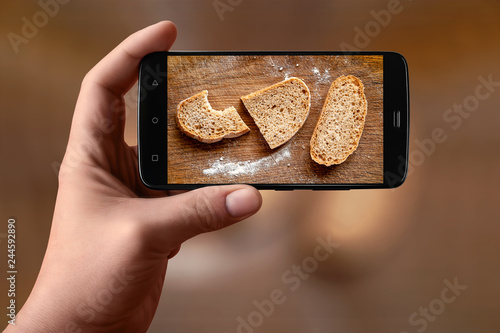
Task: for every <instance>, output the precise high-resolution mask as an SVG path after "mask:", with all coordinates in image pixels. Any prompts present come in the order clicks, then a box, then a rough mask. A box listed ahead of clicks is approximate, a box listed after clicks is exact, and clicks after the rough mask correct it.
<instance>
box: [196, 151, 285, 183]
mask: <svg viewBox="0 0 500 333" xmlns="http://www.w3.org/2000/svg"><path fill="white" fill-rule="evenodd" d="M289 148H290V146H287V147H284V148H282V149H281V150H280V151H278V152H276V153H274V154H272V155H269V156H266V157H263V158H261V159H258V160H256V161H243V162H231V161H227V162H224V160H225V159H223V158H218V159H216V160H215V161H214V162H213V163H212V165H211V167H210V168H208V169H205V170H203V174H205V175H208V176H213V175H216V174H225V175H229V176H240V175H253V174H255V173H256V172H258V171H259V170H261V169H262V168H269V167H271V166H273V165H276V164H278V163H279V162H281V161H283V160H285V159H289V158H290V157H291V156H292V155H291V153H290V149H289Z"/></svg>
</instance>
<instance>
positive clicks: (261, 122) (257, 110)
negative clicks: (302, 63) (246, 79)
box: [241, 77, 311, 149]
mask: <svg viewBox="0 0 500 333" xmlns="http://www.w3.org/2000/svg"><path fill="white" fill-rule="evenodd" d="M241 100H242V101H243V104H244V105H245V107H246V108H247V110H248V113H250V115H251V116H252V118H253V120H254V121H255V124H256V125H257V127H258V128H259V130H260V132H261V133H262V135H263V136H264V138H265V139H266V141H267V143H268V144H269V147H271V149H274V148H276V147H279V146H281V145H282V144H284V143H285V142H287V141H288V140H290V139H291V138H292V137H293V136H294V134H295V133H297V131H298V130H299V129H300V128H301V127H302V125H303V124H304V122H305V121H306V119H307V116H308V115H309V108H310V106H311V93H310V92H309V88H308V87H307V86H306V84H305V83H304V82H303V81H302V80H301V79H298V78H296V77H292V78H289V79H288V80H285V81H282V82H279V83H276V84H274V85H272V86H269V87H267V88H264V89H262V90H259V91H256V92H254V93H251V94H249V95H247V96H243V97H241Z"/></svg>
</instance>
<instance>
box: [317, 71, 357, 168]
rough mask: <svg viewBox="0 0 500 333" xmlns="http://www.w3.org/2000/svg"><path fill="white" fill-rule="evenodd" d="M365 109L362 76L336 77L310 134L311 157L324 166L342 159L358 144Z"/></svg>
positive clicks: (340, 161) (342, 160) (337, 162)
mask: <svg viewBox="0 0 500 333" xmlns="http://www.w3.org/2000/svg"><path fill="white" fill-rule="evenodd" d="M366 111H367V102H366V97H365V93H364V88H363V83H362V82H361V80H360V79H358V78H357V77H355V76H352V75H349V76H341V77H339V78H338V79H336V80H335V81H334V82H333V83H332V85H331V86H330V90H329V91H328V95H327V96H326V100H325V104H324V106H323V110H322V111H321V115H320V116H319V120H318V123H317V124H316V128H315V129H314V133H313V135H312V137H311V157H312V159H313V160H314V161H316V162H317V163H319V164H324V165H326V166H330V165H333V164H340V163H342V162H344V161H345V160H346V159H347V157H348V156H349V155H351V154H352V153H353V152H354V151H355V150H356V148H357V147H358V143H359V140H360V139H361V134H362V133H363V128H364V126H365V117H366Z"/></svg>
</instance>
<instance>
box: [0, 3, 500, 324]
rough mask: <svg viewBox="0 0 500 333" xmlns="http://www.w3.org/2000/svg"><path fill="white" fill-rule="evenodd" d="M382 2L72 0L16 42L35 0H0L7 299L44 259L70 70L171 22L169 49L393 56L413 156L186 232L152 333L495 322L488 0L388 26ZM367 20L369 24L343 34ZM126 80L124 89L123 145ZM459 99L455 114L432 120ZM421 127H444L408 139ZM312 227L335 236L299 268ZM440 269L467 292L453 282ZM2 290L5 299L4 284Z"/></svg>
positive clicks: (499, 178) (496, 117)
mask: <svg viewBox="0 0 500 333" xmlns="http://www.w3.org/2000/svg"><path fill="white" fill-rule="evenodd" d="M221 2H222V3H224V4H226V5H227V6H229V7H230V10H229V9H228V10H227V11H225V12H224V13H222V14H221V16H220V15H219V14H218V13H217V11H216V9H215V6H214V3H215V4H217V3H221ZM390 3H394V1H389V0H380V1H368V0H363V1H348V0H343V1H331V0H329V1H314V2H313V1H310V2H306V1H285V0H277V1H268V0H241V1H238V0H231V1H230V0H218V1H212V0H209V1H187V0H182V1H181V0H178V1H159V0H156V1H154V0H149V1H126V0H120V1H118V0H108V1H80V0H72V1H69V2H68V3H67V4H65V5H61V6H60V8H59V11H58V13H57V14H55V15H54V17H51V18H50V19H49V20H48V22H47V24H45V25H44V26H42V27H40V28H39V29H38V32H37V33H36V35H35V36H33V37H32V38H30V39H28V43H26V44H21V45H19V50H18V51H19V52H17V53H16V52H15V50H14V48H13V46H12V45H11V43H10V42H9V40H8V38H7V34H8V33H9V32H14V33H16V34H21V28H22V26H23V21H22V18H23V17H26V18H27V19H29V20H30V21H31V20H32V18H33V15H35V14H36V13H37V12H38V11H40V10H41V7H40V6H39V4H37V2H36V1H14V0H4V1H2V2H0V22H1V23H0V112H1V120H0V135H1V136H0V147H1V148H0V149H1V155H2V158H1V162H0V163H1V175H0V212H1V227H0V228H1V229H0V237H1V238H0V239H1V240H2V242H1V244H0V246H1V248H2V251H1V253H4V255H3V257H2V258H0V260H1V262H2V266H1V267H5V262H6V259H7V258H6V257H7V256H6V254H7V253H6V246H5V244H6V239H5V233H6V232H7V219H8V218H9V217H15V218H16V221H17V227H18V229H17V237H18V241H17V247H18V251H17V259H18V271H19V274H18V282H17V283H18V284H17V289H18V290H17V291H18V293H17V296H18V297H17V299H18V302H21V303H22V302H24V300H25V299H26V298H27V297H28V294H29V292H30V290H31V287H32V285H33V284H34V281H35V279H36V276H37V272H38V270H39V267H40V264H41V261H42V258H43V254H44V250H45V246H46V244H47V238H48V234H49V230H50V223H51V216H52V211H53V206H54V200H55V195H56V191H57V177H56V173H55V171H54V168H56V169H57V165H58V163H59V162H60V161H61V160H62V157H63V154H64V151H65V145H66V141H67V137H68V133H69V127H70V122H71V117H72V111H73V107H74V104H75V101H76V97H77V95H78V90H79V85H80V82H81V80H82V78H83V76H84V75H85V73H86V72H87V71H88V70H89V69H90V68H91V67H92V66H93V65H94V64H95V63H96V62H97V61H98V60H99V59H101V58H102V57H103V56H104V55H105V54H106V53H107V52H108V51H110V50H111V49H112V48H113V47H114V46H115V45H117V44H118V43H119V42H120V41H121V40H122V39H124V38H125V37H126V36H128V35H129V34H130V33H132V32H134V31H136V30H138V29H140V28H142V27H144V26H146V25H149V24H151V23H154V22H157V21H159V20H162V19H170V20H172V21H174V22H175V23H176V24H177V27H178V30H179V35H178V39H177V42H176V43H175V45H174V49H176V50H261V49H262V50H339V49H340V48H341V46H340V45H341V43H343V42H344V43H348V44H350V45H352V46H358V48H360V49H363V50H391V51H398V52H401V53H402V54H403V55H405V57H406V58H407V60H408V63H409V68H410V88H411V149H412V150H413V152H416V153H413V159H412V171H413V172H412V174H411V175H410V177H409V178H408V180H407V181H406V183H405V184H404V185H403V186H402V187H401V188H399V189H396V190H371V191H349V192H324V193H321V192H311V191H304V192H297V191H296V192H289V193H288V192H278V193H276V192H271V191H266V192H264V193H263V195H264V206H263V209H262V211H261V212H260V213H258V214H257V215H256V216H255V217H253V218H251V219H250V220H248V221H246V222H244V223H240V224H239V225H236V226H233V227H230V228H228V229H226V230H223V231H221V232H217V233H214V234H207V235H203V236H199V237H197V238H195V239H192V240H190V241H189V242H187V243H186V244H185V245H184V246H183V249H182V251H181V252H180V253H179V255H177V256H176V257H175V258H174V259H173V260H172V261H171V263H170V265H169V270H168V274H167V278H166V283H165V288H164V293H163V296H162V299H161V303H160V305H159V308H158V311H157V313H156V317H155V319H154V321H153V323H152V325H151V328H150V332H228V333H230V332H236V331H237V330H238V325H240V323H239V322H238V317H241V318H243V320H244V321H245V322H246V325H250V324H249V322H250V323H253V325H254V326H255V327H251V326H247V327H246V328H241V327H240V329H239V331H240V332H251V331H252V332H278V333H279V332H347V333H354V332H384V333H385V332H394V333H403V332H408V333H410V332H419V331H420V332H424V331H425V332H453V333H460V332H498V331H499V330H500V317H499V316H498V312H499V311H500V302H499V299H500V284H499V274H500V261H499V259H498V258H499V254H500V242H499V241H498V238H499V234H500V218H499V214H498V203H499V201H500V200H499V197H500V190H499V188H500V173H499V167H500V163H499V162H500V155H499V153H498V151H499V143H500V131H499V130H498V125H499V123H500V112H498V111H499V105H500V87H499V86H498V85H497V86H492V87H489V88H490V90H487V89H488V88H485V87H483V88H481V89H482V92H483V93H486V92H490V94H489V96H488V97H487V98H484V99H483V100H478V99H475V98H474V97H473V96H474V94H475V92H476V87H478V85H480V84H481V81H480V79H479V78H480V77H483V78H485V79H487V78H488V76H490V75H491V79H492V80H493V81H495V82H500V63H499V59H500V20H499V18H500V3H499V2H498V1H494V0H478V1H464V0H446V1H445V0H436V1H429V0H427V1H426V0H419V1H401V4H400V5H399V6H398V7H397V10H398V11H400V12H399V13H397V14H396V13H395V14H391V15H390V22H387V21H388V19H387V16H385V17H384V16H383V15H382V16H381V15H379V14H377V13H380V11H381V10H387V6H388V4H390ZM226 8H227V7H226ZM372 11H373V12H372ZM374 13H375V14H374ZM376 16H377V17H379V20H382V18H385V20H386V21H385V22H383V23H384V24H383V26H382V25H381V24H380V23H377V21H376V20H375V17H376ZM381 17H382V18H381ZM377 27H378V28H377ZM365 28H368V31H367V32H368V33H369V36H368V37H367V38H365V39H364V40H362V39H360V38H359V37H358V38H356V36H357V34H358V33H359V31H362V32H365V31H366V30H365ZM370 29H371V30H370ZM135 94H136V91H131V94H130V96H129V98H128V99H127V101H128V104H129V108H130V112H129V114H128V116H129V119H128V120H129V122H128V125H127V126H128V128H127V141H128V142H129V143H131V144H134V143H135V140H136V134H135V113H134V112H135V104H134V103H135V101H136V99H135V97H134V96H135ZM464 102H465V103H470V104H467V107H468V109H470V110H471V111H470V112H469V111H465V113H464V114H465V117H462V116H457V114H455V115H454V116H455V118H453V119H454V120H453V121H451V120H448V121H446V120H445V119H444V118H443V117H444V116H446V115H448V116H450V114H448V113H447V109H449V108H452V107H453V106H454V105H455V104H456V105H461V104H463V103H464ZM475 102H478V103H476V104H475ZM453 125H454V126H453ZM436 128H441V129H442V130H443V131H444V133H445V134H446V138H447V140H446V141H445V142H444V143H435V147H434V149H431V148H432V147H430V145H429V144H428V145H427V146H425V147H426V148H425V149H423V148H421V146H422V144H420V146H419V144H418V142H427V143H429V140H430V138H432V133H433V131H434V130H435V129H436ZM426 150H427V152H428V154H425V152H426ZM318 237H319V238H321V239H323V240H326V239H327V238H328V237H331V239H332V240H334V241H336V242H338V243H339V244H340V247H339V248H338V249H336V250H335V252H334V253H332V254H330V255H329V256H328V258H327V260H325V261H322V262H319V263H318V267H317V269H316V267H314V266H307V265H311V263H314V262H312V261H311V260H310V259H308V257H310V256H312V255H313V254H314V249H315V247H316V246H318V244H319V243H318V241H317V238H318ZM304 260H305V261H304ZM303 263H305V264H306V266H307V267H308V268H309V270H310V271H311V273H310V274H309V276H307V278H306V279H299V278H298V275H293V274H291V273H290V272H291V271H290V269H291V268H292V267H293V265H299V266H300V265H302V264H303ZM311 267H312V268H311ZM5 271H6V269H5ZM292 277H293V278H294V279H295V280H293V281H294V282H293V283H291V282H290V281H291V280H290V279H291V278H292ZM445 280H448V282H444V281H445ZM298 283H300V285H298ZM447 283H451V284H453V283H458V284H460V285H462V286H463V285H466V286H467V289H466V290H455V294H453V291H446V288H448V289H449V287H447ZM291 287H294V288H293V289H294V290H292V289H291ZM295 287H296V288H295ZM0 288H1V289H0V295H2V297H1V299H2V303H1V304H3V305H2V306H6V304H7V303H6V302H7V296H6V290H7V285H6V283H5V280H3V282H2V284H1V285H0ZM275 289H280V290H282V291H283V293H284V297H285V300H284V301H283V302H282V304H278V305H276V306H275V309H274V310H273V311H270V312H272V313H268V314H269V316H267V315H263V314H260V315H259V314H258V313H257V312H256V311H258V310H257V309H258V308H257V307H256V305H255V304H254V302H255V301H256V302H258V303H259V304H263V303H262V302H263V301H264V300H269V299H270V294H271V292H272V291H273V290H275ZM443 292H444V293H443ZM443 295H444V296H443ZM452 296H455V297H452ZM282 300H283V299H282ZM4 309H5V308H4ZM426 309H428V310H426ZM419 311H428V312H427V315H425V314H424V312H422V313H420V312H419ZM261 312H262V311H261ZM264 312H265V311H264ZM2 316H4V315H2ZM3 318H4V319H3V320H5V321H4V322H2V325H3V324H6V317H5V316H4V317H3Z"/></svg>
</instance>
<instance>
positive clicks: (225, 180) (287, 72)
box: [138, 51, 409, 190]
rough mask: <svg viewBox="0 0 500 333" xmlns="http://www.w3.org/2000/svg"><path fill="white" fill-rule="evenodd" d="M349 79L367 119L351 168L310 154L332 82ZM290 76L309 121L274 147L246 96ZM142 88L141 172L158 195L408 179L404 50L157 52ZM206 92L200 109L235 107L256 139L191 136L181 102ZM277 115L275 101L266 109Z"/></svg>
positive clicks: (143, 69) (147, 60)
mask: <svg viewBox="0 0 500 333" xmlns="http://www.w3.org/2000/svg"><path fill="white" fill-rule="evenodd" d="M342 76H349V77H351V76H352V77H355V78H357V79H358V80H360V81H361V82H362V87H363V93H364V96H365V98H366V114H365V118H364V126H363V127H362V134H361V137H360V138H359V141H358V142H357V147H355V150H354V151H353V152H352V153H351V154H350V155H349V156H348V157H347V158H346V159H345V160H344V161H343V162H341V163H339V164H333V165H329V166H327V165H325V164H320V163H318V162H317V161H315V160H314V159H313V158H312V155H311V137H312V135H313V133H314V132H315V129H316V125H317V123H318V121H319V120H320V115H321V112H322V110H323V107H324V105H325V100H326V98H327V95H328V94H329V91H330V88H331V87H332V83H333V82H334V81H336V80H337V78H339V77H342ZM290 78H298V79H299V81H301V82H303V84H305V85H306V86H307V88H308V90H309V110H308V115H307V116H306V118H305V120H303V122H302V123H301V124H300V128H299V129H298V130H297V131H296V132H294V134H293V135H292V136H291V138H289V139H288V140H287V141H286V142H285V143H283V144H280V145H279V146H278V147H273V148H271V146H270V143H269V142H266V137H264V134H263V133H264V132H261V129H262V126H261V124H260V125H258V124H257V123H258V120H257V118H253V116H254V115H253V114H250V113H249V111H250V110H249V109H247V108H246V105H245V103H244V102H243V101H242V97H243V96H249V95H251V94H252V93H254V92H259V91H260V92H262V91H265V89H266V88H267V87H271V88H270V89H271V90H272V89H274V88H272V87H275V88H276V87H277V86H279V83H280V82H283V81H286V80H288V79H290ZM277 84H278V85H277ZM263 89H264V90H263ZM271 90H269V91H271ZM306 90H307V89H303V92H305V91H306ZM204 91H206V92H204ZM269 91H268V92H269ZM276 91H277V93H279V89H278V90H276ZM138 92H139V96H138V151H139V154H138V156H139V173H140V177H141V180H142V181H143V183H144V184H145V185H146V186H148V187H149V188H152V189H158V190H168V189H193V188H197V187H201V186H207V185H221V184H235V183H240V184H242V183H244V184H250V185H253V186H255V187H256V188H258V189H274V190H294V189H312V190H336V189H355V188H394V187H397V186H399V185H401V184H402V183H403V182H404V180H405V178H406V174H407V169H408V149H409V148H408V147H409V145H408V142H409V86H408V66H407V62H406V60H405V59H404V57H403V56H402V55H400V54H398V53H394V52H281V51H277V52H276V51H274V52H260V51H259V52H157V53H151V54H149V55H147V56H146V57H144V59H143V60H142V62H141V65H140V69H139V89H138ZM202 92H204V96H203V97H206V96H207V94H208V103H207V100H206V99H205V102H204V104H203V103H202V104H203V105H205V106H200V105H202V104H199V105H198V106H200V107H199V108H198V109H202V110H205V111H206V110H207V109H208V110H210V112H212V111H213V112H215V113H217V112H220V110H226V109H228V108H230V107H234V110H235V111H236V112H237V115H236V117H237V116H239V118H240V120H241V121H242V122H244V124H245V125H246V126H247V127H248V129H249V131H247V132H248V133H245V134H243V135H240V136H238V137H233V138H224V139H222V140H220V141H217V142H213V143H206V141H207V140H201V139H200V137H197V136H196V135H190V134H189V132H187V134H185V133H186V131H185V129H184V130H182V125H181V123H180V122H179V119H178V115H177V113H178V112H180V111H178V110H181V109H182V108H183V107H184V105H185V102H184V103H181V102H183V101H186V100H188V99H189V100H191V101H192V100H193V98H195V99H196V98H198V102H199V98H201V97H200V96H201V95H203V94H200V93H202ZM272 92H273V93H272V94H271V95H267V96H268V97H269V96H274V90H272ZM196 96H198V97H196ZM280 98H281V97H280ZM279 100H281V99H279ZM200 103H201V102H200ZM261 103H262V101H261ZM264 104H265V103H264ZM274 104H276V103H274ZM278 104H279V102H278ZM303 104H304V105H305V103H303ZM247 106H248V105H247ZM281 109H282V108H281ZM279 110H280V107H279V105H278V107H276V105H273V110H267V111H266V110H264V111H265V112H279ZM287 110H288V109H287ZM191 111H192V110H191V109H189V113H188V114H189V115H190V117H193V119H194V120H193V121H194V122H197V121H198V122H199V123H194V125H193V124H191V125H193V126H195V127H196V128H203V127H204V126H216V127H217V126H219V125H218V124H215V125H214V124H213V123H212V124H211V125H207V124H206V123H203V120H202V119H205V118H203V117H204V116H203V117H198V116H196V115H195V116H191V115H192V114H193V113H192V112H191ZM265 112H264V116H265V115H266V113H265ZM287 112H294V111H293V110H292V111H290V110H288V111H287ZM217 117H218V116H217ZM261 117H262V114H261ZM200 119H201V120H200ZM211 119H212V121H213V118H211ZM217 119H219V118H217ZM190 121H191V120H190ZM260 122H261V123H262V119H260ZM220 126H223V125H220ZM220 126H219V127H220ZM287 126H288V125H287ZM285 130H286V128H285ZM339 130H340V131H342V130H344V129H342V128H339ZM240 134H241V133H240ZM329 135H333V136H336V135H337V134H335V133H330V134H329ZM331 140H334V138H331Z"/></svg>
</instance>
